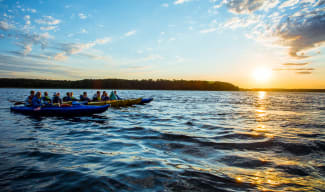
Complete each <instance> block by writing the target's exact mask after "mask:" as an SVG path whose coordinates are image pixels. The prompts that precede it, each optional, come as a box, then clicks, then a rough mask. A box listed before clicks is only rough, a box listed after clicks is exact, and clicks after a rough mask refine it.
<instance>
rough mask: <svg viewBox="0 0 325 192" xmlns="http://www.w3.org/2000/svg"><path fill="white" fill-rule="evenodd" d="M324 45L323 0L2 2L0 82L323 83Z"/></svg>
mask: <svg viewBox="0 0 325 192" xmlns="http://www.w3.org/2000/svg"><path fill="white" fill-rule="evenodd" d="M324 42H325V0H286V1H281V0H120V1H116V0H92V1H89V0H87V1H86V0H75V1H68V0H65V1H59V0H49V1H46V0H29V1H27V0H26V1H22V0H18V1H14V0H0V77H2V78H41V79H66V80H77V79H102V78H120V79H170V80H172V79H184V80H209V81H225V82H230V83H233V84H235V85H237V86H239V87H241V88H318V89H320V88H323V89H324V88H325V56H324V51H325V43H324ZM256 74H257V75H256ZM256 76H257V77H256ZM263 77H264V78H263ZM266 77H267V78H266Z"/></svg>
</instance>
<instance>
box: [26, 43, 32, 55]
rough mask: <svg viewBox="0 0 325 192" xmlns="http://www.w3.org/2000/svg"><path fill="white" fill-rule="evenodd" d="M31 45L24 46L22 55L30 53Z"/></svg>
mask: <svg viewBox="0 0 325 192" xmlns="http://www.w3.org/2000/svg"><path fill="white" fill-rule="evenodd" d="M32 45H33V44H26V45H24V55H27V54H28V53H30V52H31V51H32Z"/></svg>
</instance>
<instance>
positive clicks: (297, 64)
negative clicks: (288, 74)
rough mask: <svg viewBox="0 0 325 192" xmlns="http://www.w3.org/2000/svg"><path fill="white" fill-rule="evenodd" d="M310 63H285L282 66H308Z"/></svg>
mask: <svg viewBox="0 0 325 192" xmlns="http://www.w3.org/2000/svg"><path fill="white" fill-rule="evenodd" d="M308 64H309V63H283V64H281V65H284V66H304V65H308Z"/></svg>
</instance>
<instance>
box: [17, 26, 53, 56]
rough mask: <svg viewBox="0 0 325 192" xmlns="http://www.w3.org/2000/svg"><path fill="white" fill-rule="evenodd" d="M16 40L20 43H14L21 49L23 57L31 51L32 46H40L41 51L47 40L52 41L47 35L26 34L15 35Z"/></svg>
mask: <svg viewBox="0 0 325 192" xmlns="http://www.w3.org/2000/svg"><path fill="white" fill-rule="evenodd" d="M16 38H18V39H19V40H20V41H18V42H16V45H18V46H20V47H22V48H23V53H24V55H27V54H29V53H30V52H31V51H32V46H33V45H38V44H39V45H41V47H42V49H45V47H46V46H47V44H48V39H52V38H53V37H52V36H51V35H50V34H49V33H47V32H46V33H42V34H36V33H34V34H26V33H17V34H16Z"/></svg>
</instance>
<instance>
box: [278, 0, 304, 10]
mask: <svg viewBox="0 0 325 192" xmlns="http://www.w3.org/2000/svg"><path fill="white" fill-rule="evenodd" d="M297 3H299V0H287V1H284V2H283V3H282V4H281V5H280V7H279V8H281V9H282V8H285V7H292V6H294V5H296V4H297Z"/></svg>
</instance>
